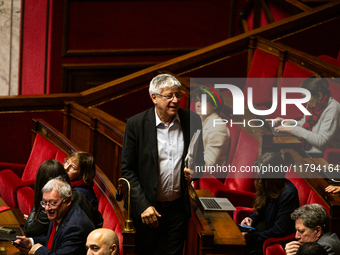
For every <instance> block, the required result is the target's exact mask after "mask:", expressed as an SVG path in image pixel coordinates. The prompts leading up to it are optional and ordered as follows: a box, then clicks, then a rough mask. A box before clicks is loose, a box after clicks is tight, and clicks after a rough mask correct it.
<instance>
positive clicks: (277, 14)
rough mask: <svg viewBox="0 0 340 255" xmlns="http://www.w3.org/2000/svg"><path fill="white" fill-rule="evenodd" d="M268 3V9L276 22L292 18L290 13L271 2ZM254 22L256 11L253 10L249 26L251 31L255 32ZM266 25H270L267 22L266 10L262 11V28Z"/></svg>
mask: <svg viewBox="0 0 340 255" xmlns="http://www.w3.org/2000/svg"><path fill="white" fill-rule="evenodd" d="M267 3H268V7H269V9H270V12H271V13H272V16H273V19H274V21H275V22H276V21H279V20H282V19H285V18H287V17H289V16H291V14H290V13H289V12H287V11H285V10H283V9H282V8H279V7H278V6H276V5H275V4H273V3H271V2H269V1H268V2H267ZM253 22H254V10H252V11H251V12H250V14H249V15H248V17H247V25H248V28H249V30H253ZM266 25H268V21H267V18H266V15H265V12H264V10H263V9H261V22H260V27H263V26H266Z"/></svg>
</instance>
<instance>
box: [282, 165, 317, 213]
mask: <svg viewBox="0 0 340 255" xmlns="http://www.w3.org/2000/svg"><path fill="white" fill-rule="evenodd" d="M286 178H287V179H288V180H290V181H291V182H292V183H293V184H294V186H295V187H296V189H297V190H298V194H299V205H300V206H302V205H305V204H307V201H308V197H309V195H310V192H311V190H312V189H311V187H310V186H309V185H308V183H307V182H305V180H304V179H302V178H300V176H299V175H298V174H297V173H295V172H288V173H287V174H286Z"/></svg>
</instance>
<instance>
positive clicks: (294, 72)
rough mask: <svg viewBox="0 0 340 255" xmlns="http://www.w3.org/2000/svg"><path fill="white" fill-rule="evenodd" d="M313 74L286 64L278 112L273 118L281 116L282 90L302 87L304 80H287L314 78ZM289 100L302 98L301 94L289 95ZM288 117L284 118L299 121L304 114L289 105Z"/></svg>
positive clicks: (279, 95)
mask: <svg viewBox="0 0 340 255" xmlns="http://www.w3.org/2000/svg"><path fill="white" fill-rule="evenodd" d="M312 75H313V73H312V72H310V71H308V70H306V69H304V68H302V67H299V66H297V65H295V64H293V63H290V62H286V64H285V68H284V71H283V74H282V78H283V79H282V80H281V84H280V89H279V91H278V105H277V108H276V111H275V112H274V113H273V115H272V116H273V117H277V116H281V88H283V87H284V88H287V87H290V88H291V87H295V88H296V87H300V85H301V83H302V81H303V80H304V79H287V78H307V77H309V76H312ZM287 98H301V95H300V93H289V94H288V95H287ZM286 113H287V115H286V116H283V117H284V118H286V119H296V120H299V119H301V118H302V117H303V113H302V112H301V111H300V110H299V109H298V108H297V107H296V106H295V105H292V104H288V105H287V108H286Z"/></svg>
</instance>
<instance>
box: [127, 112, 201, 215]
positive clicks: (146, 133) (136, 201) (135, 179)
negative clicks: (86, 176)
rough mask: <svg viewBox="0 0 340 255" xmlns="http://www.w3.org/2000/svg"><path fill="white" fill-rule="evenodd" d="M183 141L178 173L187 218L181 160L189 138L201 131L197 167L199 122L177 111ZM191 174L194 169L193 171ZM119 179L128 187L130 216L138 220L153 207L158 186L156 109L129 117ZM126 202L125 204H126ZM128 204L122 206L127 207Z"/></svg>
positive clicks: (199, 119) (187, 113)
mask: <svg viewBox="0 0 340 255" xmlns="http://www.w3.org/2000/svg"><path fill="white" fill-rule="evenodd" d="M178 115H179V118H180V120H181V126H182V131H183V137H184V151H183V156H182V171H181V193H182V196H181V198H182V199H183V203H184V205H185V208H186V211H187V213H188V216H190V211H191V209H190V201H189V196H188V191H187V182H186V181H185V179H184V171H183V169H184V159H185V157H186V154H187V151H188V147H189V143H190V140H191V137H192V135H193V134H194V132H195V131H196V130H197V129H200V130H201V136H200V140H199V146H198V150H197V151H198V152H197V157H196V165H200V166H204V157H203V142H202V121H201V118H200V117H199V116H198V115H197V114H196V113H194V112H192V111H189V110H184V109H179V110H178ZM193 170H194V169H193ZM121 173H122V177H124V178H126V179H127V180H128V181H129V182H130V185H131V215H132V217H134V218H140V215H141V213H142V212H143V211H144V210H145V209H146V208H148V207H149V206H156V199H157V183H158V175H159V173H158V149H157V128H156V117H155V107H153V108H150V109H148V110H146V111H144V112H142V113H139V114H137V115H135V116H133V117H131V118H130V119H129V120H128V121H127V124H126V128H125V133H124V141H123V154H122V164H121ZM126 201H127V199H126V200H125V202H126ZM126 205H127V203H125V207H126Z"/></svg>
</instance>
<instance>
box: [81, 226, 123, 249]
mask: <svg viewBox="0 0 340 255" xmlns="http://www.w3.org/2000/svg"><path fill="white" fill-rule="evenodd" d="M86 249H87V254H88V255H89V254H95V255H115V254H117V255H118V254H119V240H118V236H117V234H116V233H115V232H114V231H113V230H111V229H107V228H98V229H95V230H93V231H92V232H91V233H90V234H89V235H88V237H87V241H86Z"/></svg>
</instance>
